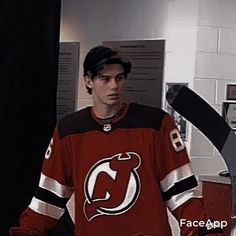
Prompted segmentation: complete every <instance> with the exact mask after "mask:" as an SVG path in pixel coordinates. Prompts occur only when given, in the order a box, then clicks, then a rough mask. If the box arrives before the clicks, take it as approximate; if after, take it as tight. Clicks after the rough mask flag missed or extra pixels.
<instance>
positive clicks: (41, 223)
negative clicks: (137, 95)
mask: <svg viewBox="0 0 236 236" xmlns="http://www.w3.org/2000/svg"><path fill="white" fill-rule="evenodd" d="M196 186H197V181H196V179H195V177H194V175H193V173H192V170H191V166H190V163H189V158H188V155H187V153H186V149H185V146H184V143H183V141H182V140H181V138H180V135H179V133H178V130H177V128H176V126H175V124H174V121H173V119H172V118H171V117H170V116H169V115H168V114H167V113H165V112H164V111H163V110H161V109H158V108H151V107H148V106H144V105H140V104H135V103H131V104H130V105H127V106H126V108H125V109H124V110H123V112H122V114H120V115H119V116H118V117H115V118H114V119H113V120H111V121H106V122H104V121H102V120H99V119H97V118H96V117H95V115H94V113H93V109H92V108H91V107H87V108H85V109H82V110H80V111H78V112H75V113H73V114H71V115H68V116H66V117H65V118H63V119H62V120H61V121H60V122H59V123H58V125H57V127H56V129H55V132H54V135H53V138H52V140H51V142H50V145H49V147H48V150H47V152H46V154H45V160H44V164H43V168H42V173H41V178H40V182H39V187H38V190H37V191H36V193H35V195H34V197H33V199H32V201H31V203H30V205H29V207H28V209H27V210H26V211H25V212H24V213H23V215H22V217H21V228H22V229H26V230H28V231H37V232H40V233H41V235H45V232H46V231H47V230H48V229H50V228H52V227H54V225H55V222H56V221H57V220H58V219H59V218H60V217H61V216H62V214H63V212H64V209H65V205H66V202H67V201H68V199H69V198H70V196H71V194H72V193H73V192H74V193H75V235H76V236H95V235H96V236H97V235H98V236H100V235H101V236H111V235H112V236H134V235H152V236H170V235H171V230H170V226H169V223H168V217H167V210H166V207H168V208H169V209H170V211H171V212H172V213H173V214H174V215H175V216H176V218H177V219H178V220H179V219H181V218H184V219H187V220H202V219H205V216H204V213H203V212H204V210H203V205H202V202H201V197H200V196H198V195H196V193H195V188H196ZM181 230H182V235H188V233H189V232H192V231H196V230H197V229H191V228H187V227H183V228H182V229H181Z"/></svg>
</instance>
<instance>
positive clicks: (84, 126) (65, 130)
mask: <svg viewBox="0 0 236 236" xmlns="http://www.w3.org/2000/svg"><path fill="white" fill-rule="evenodd" d="M165 114H166V112H165V111H163V110H161V109H159V108H154V107H149V106H146V105H141V104H137V103H131V104H130V106H129V109H128V111H127V114H126V115H125V117H124V118H122V119H121V120H119V121H118V122H116V123H113V124H112V130H115V129H119V128H123V129H135V128H150V129H155V130H159V129H160V126H161V123H162V120H163V117H164V116H165ZM58 131H59V136H60V138H63V137H65V136H67V135H70V134H79V133H85V132H89V131H101V132H103V127H102V126H101V125H100V124H98V123H97V122H96V121H95V120H94V118H93V116H92V114H91V107H87V108H84V109H82V110H80V111H77V112H75V113H72V114H70V115H67V116H65V117H64V118H62V120H60V121H59V123H58Z"/></svg>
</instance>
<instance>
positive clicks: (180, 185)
mask: <svg viewBox="0 0 236 236" xmlns="http://www.w3.org/2000/svg"><path fill="white" fill-rule="evenodd" d="M197 186H198V183H197V180H196V178H195V176H194V175H192V176H190V177H188V178H186V179H183V180H181V181H180V182H177V183H175V184H174V185H173V186H172V187H171V188H170V189H168V190H167V191H166V192H163V198H164V200H165V201H168V200H170V199H171V198H172V197H173V196H175V195H178V194H180V193H183V192H185V191H187V190H190V189H192V188H195V187H197Z"/></svg>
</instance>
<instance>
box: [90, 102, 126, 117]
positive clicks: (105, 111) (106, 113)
mask: <svg viewBox="0 0 236 236" xmlns="http://www.w3.org/2000/svg"><path fill="white" fill-rule="evenodd" d="M122 104H123V103H119V104H117V105H115V106H114V105H113V106H106V105H104V106H101V105H99V108H98V107H97V106H96V105H95V104H94V106H93V111H94V114H95V116H96V117H97V118H100V119H106V118H110V117H113V116H115V115H116V114H117V113H118V112H119V111H120V109H121V107H122Z"/></svg>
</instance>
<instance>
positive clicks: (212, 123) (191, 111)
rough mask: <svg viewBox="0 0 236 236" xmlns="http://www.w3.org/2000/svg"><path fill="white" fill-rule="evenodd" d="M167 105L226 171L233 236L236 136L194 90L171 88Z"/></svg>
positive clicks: (235, 227)
mask: <svg viewBox="0 0 236 236" xmlns="http://www.w3.org/2000/svg"><path fill="white" fill-rule="evenodd" d="M166 99H167V101H168V103H169V104H170V105H171V106H172V107H173V108H174V109H175V110H176V111H177V112H178V113H179V114H180V115H182V116H184V117H185V118H186V119H187V120H188V121H190V122H191V123H192V124H193V125H194V126H195V127H197V128H198V129H199V130H200V131H201V132H202V133H203V134H204V135H205V136H206V137H207V138H208V139H209V140H210V141H211V142H212V144H213V145H214V146H215V147H216V148H217V149H218V151H219V152H220V153H221V155H222V157H223V158H224V160H225V162H226V164H227V167H228V169H229V172H230V177H231V183H232V229H231V236H236V135H235V133H234V132H233V131H232V130H231V128H230V127H229V125H228V124H227V123H226V122H225V120H224V119H223V118H222V117H221V116H220V115H219V113H218V112H217V111H215V109H213V108H212V107H211V105H209V104H208V103H207V102H206V101H205V100H204V99H202V98H201V97H200V96H199V95H197V94H196V93H195V92H194V91H192V90H191V89H189V88H187V87H186V86H182V85H173V86H172V87H170V88H169V90H168V91H167V93H166Z"/></svg>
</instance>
